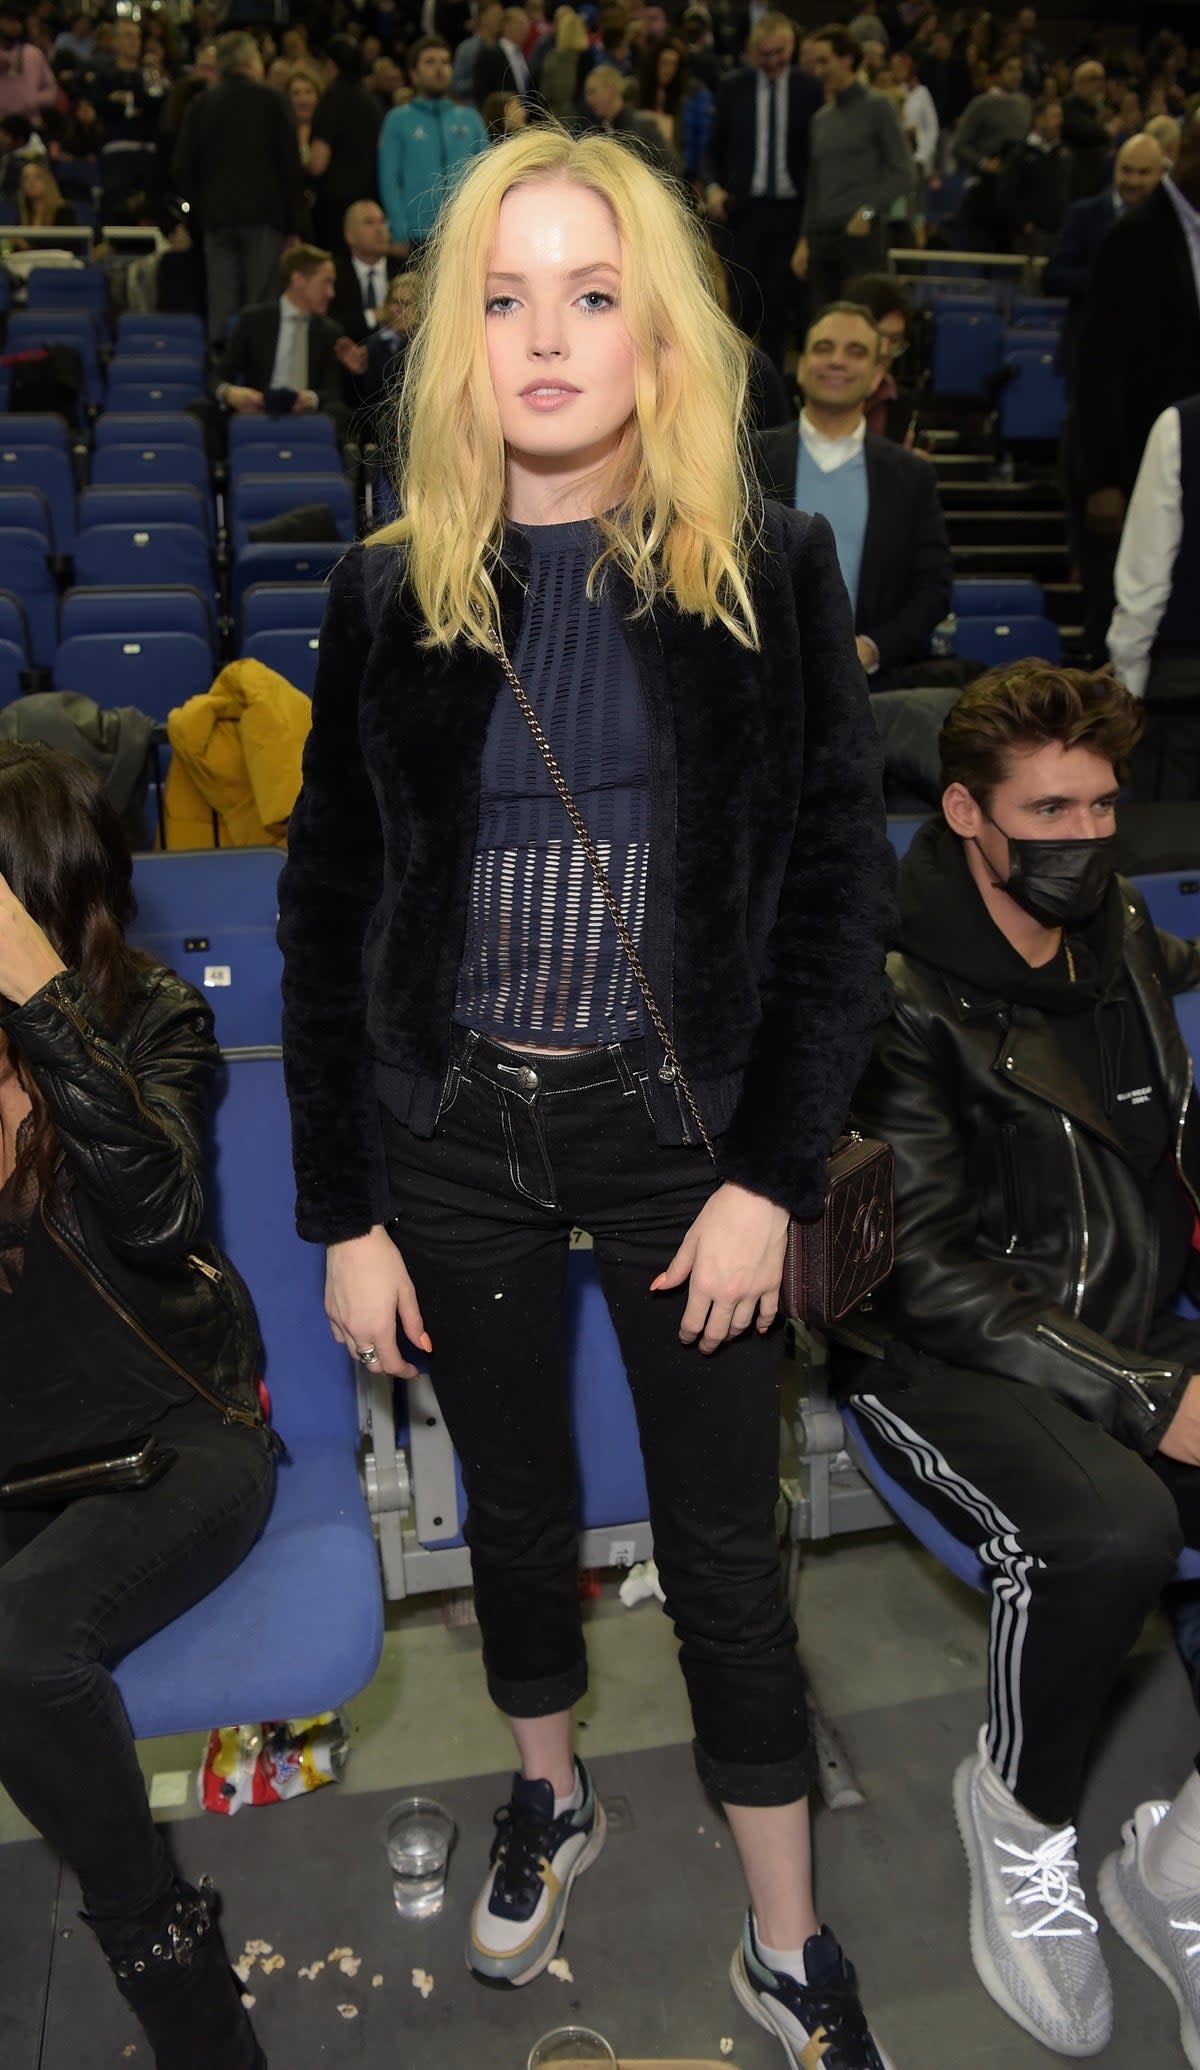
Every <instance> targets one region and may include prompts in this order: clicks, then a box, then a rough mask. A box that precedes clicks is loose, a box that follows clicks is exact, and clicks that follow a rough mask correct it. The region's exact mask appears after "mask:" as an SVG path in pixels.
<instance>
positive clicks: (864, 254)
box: [791, 23, 913, 310]
mask: <svg viewBox="0 0 1200 2070" xmlns="http://www.w3.org/2000/svg"><path fill="white" fill-rule="evenodd" d="M813 43H814V46H815V48H814V56H813V63H814V64H815V65H816V67H817V72H818V80H819V83H820V85H821V86H822V88H823V90H824V94H825V104H824V106H823V107H821V108H819V109H818V110H817V112H816V114H815V115H814V117H813V123H812V140H811V149H810V153H809V168H808V185H807V189H806V192H805V199H804V224H803V231H804V234H803V236H802V237H801V238H800V240H799V242H798V243H797V245H796V248H795V250H794V252H793V253H792V260H791V265H792V271H793V273H795V275H796V277H797V279H801V280H805V279H806V280H807V281H808V283H809V291H810V294H811V296H812V306H813V308H814V310H821V309H823V308H824V307H825V305H826V303H828V302H832V301H833V300H834V299H835V298H836V297H837V296H838V295H840V294H841V293H842V292H843V289H844V286H845V283H846V281H847V280H848V279H849V278H850V277H851V275H852V274H855V273H878V272H880V271H882V269H883V267H884V266H885V265H886V263H887V231H886V228H885V225H886V223H887V219H888V216H889V215H890V213H891V209H892V205H893V203H894V202H897V201H901V200H906V199H907V197H908V194H909V192H910V190H911V186H912V177H913V163H912V158H911V156H910V153H909V149H908V145H907V144H906V143H905V141H904V132H903V130H902V129H901V127H900V118H899V116H898V115H897V113H896V110H895V108H894V107H893V105H892V103H891V101H889V100H888V99H886V97H885V96H884V95H883V94H881V93H874V92H872V91H871V89H870V88H869V87H867V86H864V84H863V82H862V79H861V78H860V77H859V73H860V70H861V67H862V46H861V45H860V44H859V42H858V41H857V39H856V38H855V37H854V36H852V35H851V34H850V31H849V30H848V29H842V28H839V27H838V26H837V24H836V23H835V24H833V25H832V26H831V27H830V28H827V29H819V30H818V31H817V33H816V35H815V36H814V38H813Z"/></svg>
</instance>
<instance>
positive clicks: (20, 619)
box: [0, 589, 30, 661]
mask: <svg viewBox="0 0 1200 2070" xmlns="http://www.w3.org/2000/svg"><path fill="white" fill-rule="evenodd" d="M0 640H9V641H11V643H12V645H13V646H15V647H19V648H20V649H21V652H22V654H24V655H25V657H26V660H27V661H28V659H29V658H30V647H29V621H28V619H27V618H26V616H25V606H24V605H23V604H22V602H21V599H20V597H18V596H15V595H14V594H13V592H12V590H10V589H0Z"/></svg>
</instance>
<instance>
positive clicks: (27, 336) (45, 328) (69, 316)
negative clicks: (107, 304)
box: [5, 309, 104, 409]
mask: <svg viewBox="0 0 1200 2070" xmlns="http://www.w3.org/2000/svg"><path fill="white" fill-rule="evenodd" d="M40 345H70V346H71V347H72V349H73V350H74V351H75V352H77V353H78V354H79V358H80V361H81V363H82V367H83V387H84V394H85V396H86V398H87V401H88V402H89V403H90V404H91V405H92V407H93V408H96V409H98V408H100V407H101V406H102V404H103V402H104V375H103V373H102V372H101V369H100V354H99V351H98V349H97V345H96V327H95V324H94V323H93V320H92V316H91V312H90V311H89V310H86V309H22V310H20V311H19V312H18V314H17V315H16V316H12V317H10V318H9V323H8V336H7V338H6V341H5V349H6V351H8V352H32V351H36V350H37V348H38V347H39V346H40Z"/></svg>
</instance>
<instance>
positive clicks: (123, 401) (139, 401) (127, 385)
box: [108, 375, 200, 415]
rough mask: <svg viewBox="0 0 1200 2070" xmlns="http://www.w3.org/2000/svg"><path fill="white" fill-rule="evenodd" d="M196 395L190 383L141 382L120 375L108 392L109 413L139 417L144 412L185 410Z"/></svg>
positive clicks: (197, 390)
mask: <svg viewBox="0 0 1200 2070" xmlns="http://www.w3.org/2000/svg"><path fill="white" fill-rule="evenodd" d="M199 394H200V390H199V389H198V388H197V386H196V384H195V382H194V381H142V380H131V379H129V378H128V377H127V376H124V375H122V377H121V379H120V380H119V381H114V382H113V384H112V386H111V388H110V389H109V392H108V402H109V408H110V409H113V410H122V411H133V412H135V413H137V414H139V415H140V414H141V413H142V412H143V411H145V410H162V411H164V412H168V411H170V412H174V411H177V410H186V408H187V406H188V404H189V403H193V402H195V401H196V400H197V398H198V396H199Z"/></svg>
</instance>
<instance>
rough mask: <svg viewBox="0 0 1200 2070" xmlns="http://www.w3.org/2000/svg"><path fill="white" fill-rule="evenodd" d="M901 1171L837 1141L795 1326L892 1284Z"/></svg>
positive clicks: (888, 1157)
mask: <svg viewBox="0 0 1200 2070" xmlns="http://www.w3.org/2000/svg"><path fill="white" fill-rule="evenodd" d="M492 649H493V651H494V653H495V655H496V657H497V659H498V661H499V663H500V666H501V668H502V669H503V670H504V674H505V676H506V678H507V680H508V685H509V688H510V689H511V691H512V693H513V696H514V697H515V698H516V700H517V703H518V705H519V706H520V708H521V712H522V714H523V716H524V719H525V723H526V725H527V726H528V728H529V730H530V732H531V733H532V735H533V738H534V741H535V743H536V745H537V748H538V752H539V753H540V755H541V757H542V760H543V761H544V762H545V764H546V767H547V769H548V770H549V772H550V779H551V782H552V783H553V785H554V788H555V790H556V791H557V792H558V795H559V797H560V798H561V800H562V803H563V807H564V809H565V811H566V813H567V816H568V818H569V819H570V822H571V825H572V826H573V827H574V829H575V833H576V836H577V837H578V840H579V845H580V847H581V848H582V850H583V852H584V854H585V855H586V857H587V859H588V862H589V864H590V865H591V868H592V871H593V873H594V875H595V878H596V882H597V884H598V885H599V886H600V890H601V893H602V895H603V898H604V903H605V905H606V906H607V907H608V910H609V912H610V913H611V914H612V918H613V924H614V926H615V927H616V930H617V934H618V936H619V937H620V942H621V947H622V948H623V949H624V951H625V954H626V955H627V956H628V958H629V961H630V964H631V966H632V969H633V974H634V977H635V978H636V979H637V985H638V990H639V991H640V993H641V995H642V998H643V999H644V1000H645V1002H646V1011H647V1012H648V1014H649V1015H650V1019H651V1021H652V1022H653V1025H654V1032H655V1034H656V1035H657V1036H658V1039H659V1041H660V1043H661V1044H662V1050H663V1055H664V1056H665V1058H666V1060H667V1065H668V1068H669V1069H670V1071H671V1073H672V1075H673V1078H674V1081H675V1083H676V1084H677V1085H678V1087H679V1090H680V1092H681V1093H682V1094H683V1096H684V1099H685V1100H686V1101H687V1103H688V1107H689V1108H690V1110H691V1114H692V1119H693V1120H694V1122H695V1124H696V1127H697V1129H698V1130H699V1133H700V1140H701V1142H702V1143H703V1144H704V1147H705V1149H706V1150H707V1152H708V1154H709V1156H710V1157H711V1158H712V1161H713V1163H714V1164H715V1163H716V1161H717V1153H716V1151H715V1150H714V1148H713V1145H712V1141H711V1138H710V1137H709V1133H708V1130H707V1128H706V1127H705V1125H704V1120H703V1117H702V1115H701V1113H700V1109H699V1107H698V1106H697V1105H696V1101H695V1098H694V1096H693V1094H692V1089H691V1086H690V1085H689V1084H688V1082H687V1079H686V1077H685V1076H684V1071H683V1066H682V1064H681V1063H680V1061H679V1058H678V1057H677V1056H676V1054H675V1045H674V1043H673V1042H672V1041H671V1037H670V1033H669V1031H668V1029H667V1025H666V1022H665V1021H664V1020H663V1017H662V1015H661V1014H660V1012H659V1010H658V1005H657V1002H656V1000H655V997H654V994H653V992H652V991H651V990H650V983H649V979H648V978H647V976H646V973H645V971H644V969H643V968H642V959H641V957H640V956H639V955H638V952H637V949H636V947H635V945H634V942H633V939H632V937H631V935H630V932H629V929H628V927H627V925H626V922H625V915H624V913H623V912H622V911H621V907H620V903H619V901H618V899H617V895H616V893H615V892H614V890H613V888H612V885H611V884H610V883H609V881H608V876H607V873H606V871H605V868H604V865H603V863H602V862H601V860H600V857H599V855H598V854H597V853H596V844H595V842H594V841H593V840H592V837H591V835H590V834H589V832H588V830H587V828H586V826H585V825H584V823H583V819H582V817H581V815H580V811H579V807H578V806H577V805H576V803H575V800H574V798H573V797H572V796H571V793H570V790H569V789H568V787H567V782H566V778H565V777H564V776H563V773H562V770H561V769H560V768H559V766H558V763H557V761H556V760H555V756H554V750H553V748H552V747H551V746H550V743H549V741H548V740H547V738H546V735H545V733H544V732H543V730H542V727H541V724H540V721H539V719H538V716H537V713H536V712H535V711H534V709H533V706H532V705H531V704H530V702H529V699H528V697H527V696H526V694H525V691H524V688H523V686H522V684H521V679H520V677H519V676H518V675H517V672H516V670H515V669H514V668H513V666H512V663H511V662H510V661H509V658H508V656H507V654H506V653H505V651H504V646H503V643H502V641H501V639H500V637H499V635H498V634H497V633H495V632H493V634H492ZM895 1171H896V1160H895V1157H894V1156H893V1153H892V1150H891V1146H890V1145H889V1144H887V1143H877V1142H873V1141H871V1140H870V1138H869V1137H867V1136H860V1135H859V1134H858V1132H857V1131H856V1130H854V1129H851V1130H850V1131H849V1133H848V1134H846V1135H844V1136H839V1137H838V1140H837V1142H836V1143H835V1144H834V1146H833V1152H832V1155H831V1156H830V1159H829V1190H828V1192H827V1194H826V1197H825V1206H824V1208H823V1210H822V1212H821V1213H820V1214H819V1215H818V1216H816V1218H815V1220H813V1221H811V1222H798V1221H796V1219H795V1217H794V1216H793V1218H792V1220H791V1221H790V1222H789V1223H788V1241H787V1255H786V1257H785V1259H784V1265H783V1282H782V1285H781V1287H780V1299H781V1301H782V1303H783V1308H784V1313H785V1314H786V1315H788V1316H790V1317H791V1319H792V1321H793V1322H802V1323H808V1324H810V1325H811V1326H812V1327H813V1328H814V1329H827V1328H828V1327H829V1325H830V1323H835V1322H839V1321H840V1320H841V1318H842V1317H843V1316H844V1315H848V1314H849V1313H850V1310H851V1309H852V1308H856V1307H857V1306H858V1304H859V1302H860V1301H864V1300H865V1299H866V1297H867V1295H868V1294H869V1293H871V1292H872V1291H873V1289H874V1288H875V1287H877V1286H879V1285H880V1283H881V1282H882V1281H883V1280H885V1279H886V1278H887V1276H888V1273H889V1272H890V1271H891V1269H892V1263H893V1260H894V1257H895Z"/></svg>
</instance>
